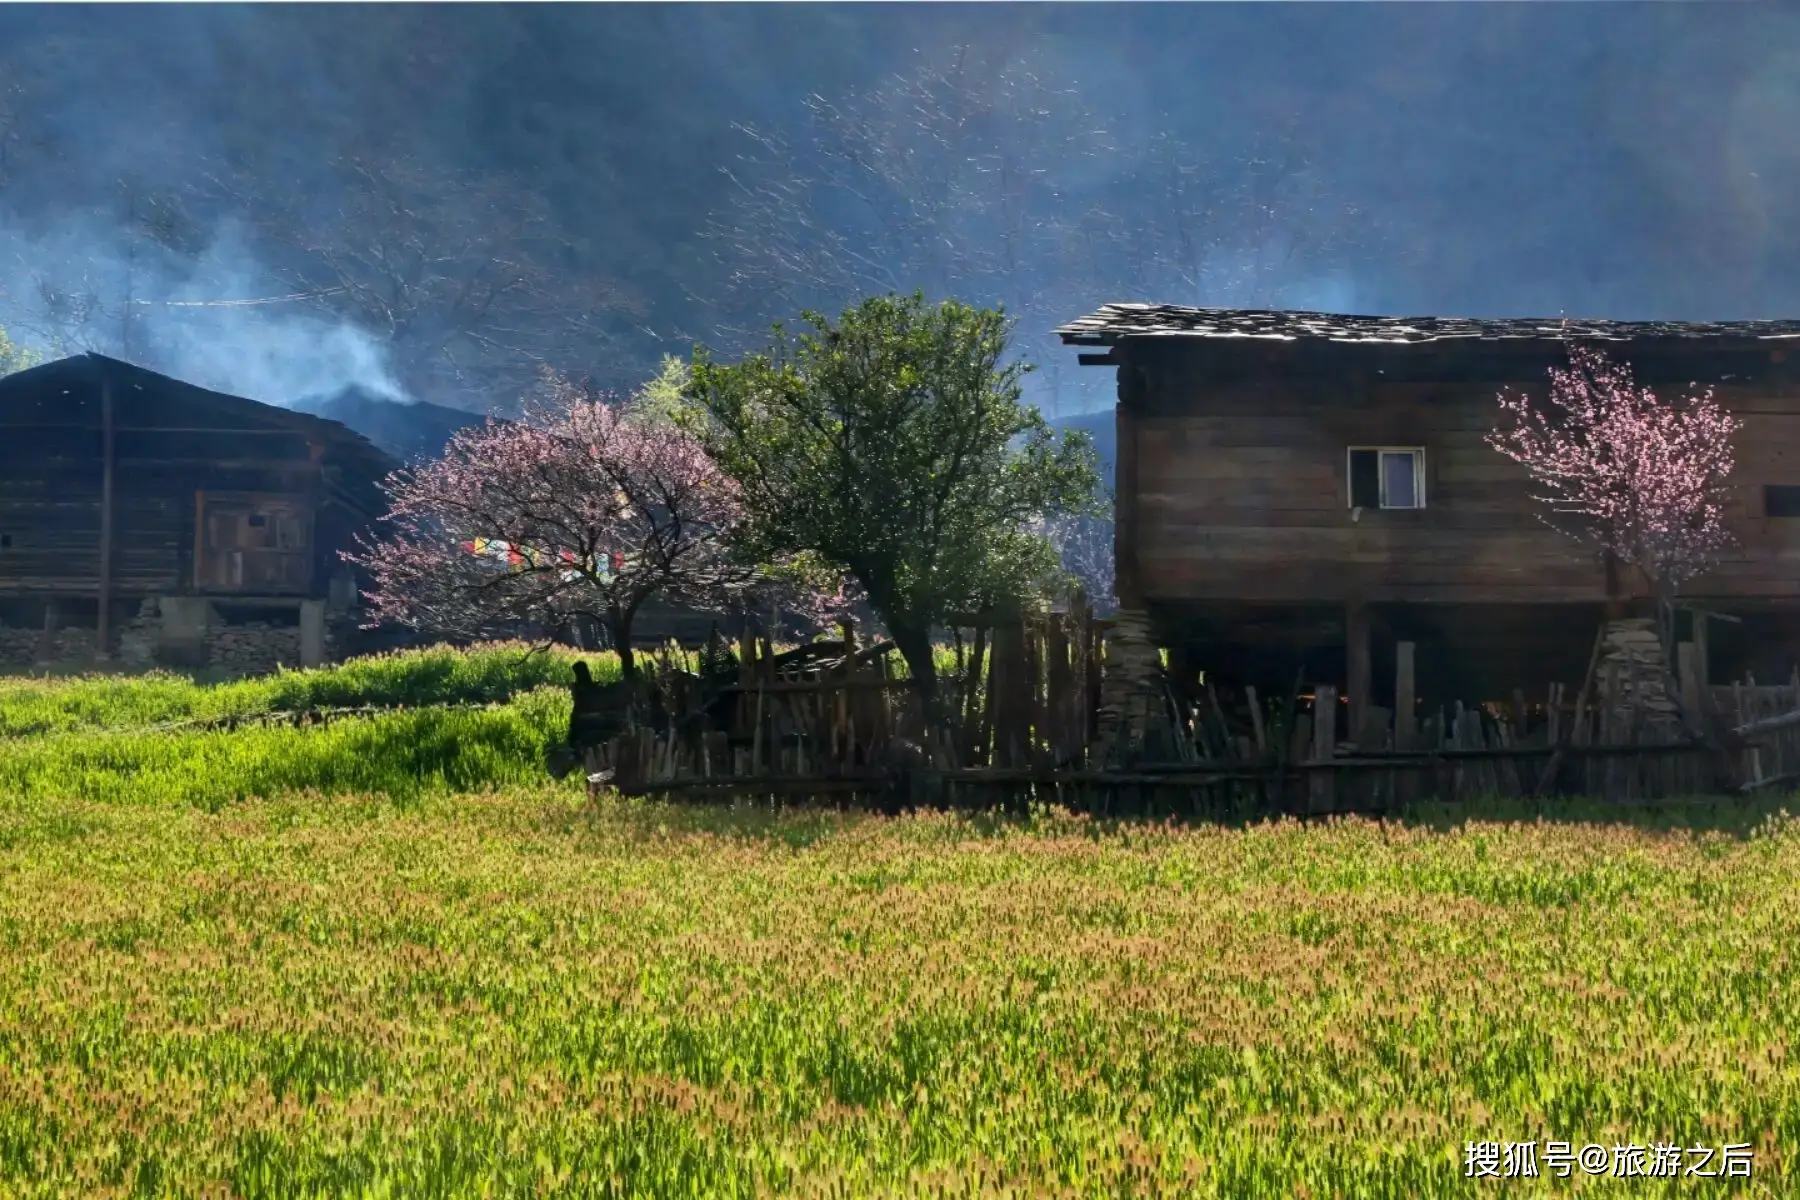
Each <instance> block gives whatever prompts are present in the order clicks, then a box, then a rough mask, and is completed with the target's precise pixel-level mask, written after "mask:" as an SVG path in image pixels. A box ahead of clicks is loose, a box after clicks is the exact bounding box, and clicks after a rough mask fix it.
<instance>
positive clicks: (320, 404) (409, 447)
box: [289, 387, 487, 462]
mask: <svg viewBox="0 0 1800 1200" xmlns="http://www.w3.org/2000/svg"><path fill="white" fill-rule="evenodd" d="M289 407H290V408H292V409H294V410H295V411H296V412H303V413H310V414H311V415H312V416H315V417H324V418H325V419H326V420H328V421H337V422H339V423H340V424H343V425H348V426H349V427H350V428H351V429H354V430H355V431H356V432H358V433H360V434H362V435H363V436H364V437H366V438H368V439H369V440H370V441H371V442H374V443H375V444H376V445H377V446H379V447H381V448H382V449H383V450H386V451H387V452H388V453H389V454H391V455H393V456H394V457H395V458H397V459H399V460H400V461H401V462H412V461H413V460H415V459H418V458H436V457H437V456H438V455H440V454H442V453H443V452H444V444H445V443H446V442H448V441H449V440H450V437H451V435H452V434H454V433H455V432H456V431H457V430H459V429H467V428H469V427H470V426H473V425H480V424H481V423H483V422H484V421H486V420H487V418H486V417H485V416H483V415H481V414H480V413H472V412H467V411H465V410H463V409H460V408H446V407H445V406H444V405H441V404H428V403H426V402H424V401H422V400H421V401H418V402H416V403H413V404H398V403H395V402H394V401H392V400H387V399H384V398H383V397H381V396H377V395H375V394H373V393H372V392H367V391H364V390H363V389H361V388H358V387H348V388H345V389H344V390H343V391H341V392H336V393H333V394H330V395H324V396H307V397H304V398H302V399H300V400H296V401H294V402H293V403H292V404H291V405H289Z"/></svg>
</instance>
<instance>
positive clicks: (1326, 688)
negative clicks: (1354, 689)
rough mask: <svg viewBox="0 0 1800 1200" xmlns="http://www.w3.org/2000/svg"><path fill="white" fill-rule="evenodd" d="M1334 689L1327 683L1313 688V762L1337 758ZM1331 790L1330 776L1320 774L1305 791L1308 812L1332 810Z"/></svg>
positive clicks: (1335, 690)
mask: <svg viewBox="0 0 1800 1200" xmlns="http://www.w3.org/2000/svg"><path fill="white" fill-rule="evenodd" d="M1337 705H1338V698H1337V689H1336V688H1335V687H1333V686H1331V685H1330V684H1328V683H1321V684H1315V685H1314V687H1313V727H1312V735H1313V739H1312V741H1313V744H1312V755H1313V761H1314V762H1330V761H1331V760H1332V759H1333V758H1334V757H1336V755H1337ZM1335 790H1336V789H1334V788H1333V787H1332V782H1331V774H1330V773H1329V772H1326V771H1321V772H1320V773H1318V774H1317V775H1314V776H1313V777H1312V780H1311V782H1310V783H1309V785H1308V787H1307V811H1308V812H1322V811H1324V810H1326V809H1329V808H1330V807H1331V803H1332V797H1333V794H1334V793H1335Z"/></svg>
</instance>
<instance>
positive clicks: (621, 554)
mask: <svg viewBox="0 0 1800 1200" xmlns="http://www.w3.org/2000/svg"><path fill="white" fill-rule="evenodd" d="M388 491H389V496H390V510H389V512H388V514H387V516H386V520H385V532H384V534H383V535H382V536H381V537H380V538H379V539H370V540H364V541H362V542H361V543H360V544H359V547H358V550H357V551H355V552H352V553H349V554H347V555H346V557H347V558H348V559H349V560H350V561H352V562H354V563H356V564H357V565H359V566H361V567H362V568H363V569H364V570H366V571H367V572H368V573H369V575H370V577H371V579H372V581H373V586H372V588H371V590H370V592H369V594H368V600H369V605H370V610H371V612H370V616H371V619H372V620H373V621H375V622H387V621H391V622H395V623H398V624H403V625H407V626H411V627H413V628H422V629H430V630H433V631H435V632H442V633H448V634H458V635H463V636H470V637H479V636H486V635H491V634H493V633H496V632H500V631H502V630H506V629H508V628H509V627H512V626H514V625H516V624H517V623H521V622H524V623H531V624H538V625H549V626H555V625H560V624H563V623H565V622H567V621H568V620H569V619H570V618H573V617H586V618H588V619H591V620H594V621H596V622H598V623H599V624H600V625H602V626H603V627H604V628H605V629H606V630H607V632H608V633H609V634H610V636H611V640H612V643H613V646H614V647H615V648H616V649H617V651H618V654H619V658H620V665H621V668H622V671H623V673H624V674H625V675H626V676H627V677H628V678H629V677H633V676H635V673H636V671H635V663H634V660H633V655H632V650H631V627H632V622H633V619H634V617H635V616H636V614H637V612H638V611H639V609H640V608H641V607H642V606H643V605H644V603H645V602H646V601H648V600H650V599H651V598H652V597H660V598H662V599H664V600H666V601H671V602H674V603H679V604H686V605H691V606H695V607H699V608H708V607H723V606H725V605H728V604H736V603H761V604H765V605H766V604H767V603H768V601H769V599H770V598H771V597H773V598H775V599H777V600H779V601H781V602H783V603H784V604H785V606H786V607H788V608H789V609H790V610H793V609H800V610H801V611H803V612H804V613H806V615H808V616H810V617H811V618H812V619H813V620H815V621H827V620H829V619H831V618H832V617H833V616H834V615H835V612H836V604H837V603H838V602H839V600H840V599H841V595H840V593H839V592H838V591H836V590H834V589H832V588H831V587H829V586H815V585H816V584H819V583H820V582H821V581H820V580H819V578H818V575H817V572H807V571H805V570H801V569H796V568H794V567H792V566H789V565H786V564H783V566H782V568H781V569H776V570H771V569H769V568H766V567H762V566H758V565H755V564H751V563H747V562H745V561H744V560H742V559H741V558H740V557H739V556H738V555H736V554H735V553H734V552H733V546H732V543H731V533H732V530H733V527H734V525H735V524H736V522H737V520H738V519H739V515H740V505H739V501H738V494H737V489H736V487H735V486H734V485H733V484H732V482H731V481H730V480H729V479H727V478H726V477H724V476H723V475H721V474H720V472H719V471H718V470H717V469H716V468H715V467H714V466H713V464H712V461H711V460H710V459H709V458H708V457H707V456H706V454H705V453H704V452H703V450H702V449H701V447H700V445H699V444H698V442H696V441H695V439H694V438H693V437H691V436H689V435H688V434H686V433H684V432H683V431H682V430H680V429H679V428H676V427H674V425H673V424H671V423H670V422H667V421H664V420H660V419H656V418H655V417H654V416H653V415H649V414H645V413H643V412H640V411H638V410H637V409H636V408H635V407H634V406H633V405H629V404H620V403H614V402H612V401H611V400H609V399H608V398H606V397H604V396H599V395H596V394H594V393H592V392H590V391H588V390H587V389H586V388H585V387H584V386H582V385H578V384H573V383H570V382H568V381H561V380H553V381H552V382H551V385H550V388H549V394H548V399H547V401H544V400H541V401H539V402H537V403H534V404H532V405H528V407H527V415H526V420H525V421H523V422H521V423H513V422H505V421H497V420H491V419H490V420H489V421H488V422H487V424H485V425H483V426H478V427H474V428H470V429H465V430H462V431H461V432H459V433H457V434H456V435H455V436H454V437H453V438H452V439H451V440H450V443H449V444H448V446H446V448H445V450H444V454H443V456H442V457H441V458H439V459H437V460H435V461H432V462H427V463H424V464H421V465H419V466H416V467H414V468H412V469H409V470H404V471H400V472H396V473H395V475H394V476H393V477H391V478H390V479H389V481H388ZM826 582H827V583H828V582H829V581H826ZM842 602H843V603H846V604H847V603H848V601H847V599H846V600H842Z"/></svg>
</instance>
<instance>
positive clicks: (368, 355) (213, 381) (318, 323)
mask: <svg viewBox="0 0 1800 1200" xmlns="http://www.w3.org/2000/svg"><path fill="white" fill-rule="evenodd" d="M110 215H111V214H108V213H106V212H104V211H98V212H95V211H90V212H86V213H76V214H72V215H68V216H64V217H62V218H59V219H57V220H56V221H55V222H54V223H53V224H51V225H50V226H49V227H47V228H40V229H32V228H29V227H26V226H15V227H13V228H0V262H3V263H4V264H5V267H4V271H3V273H0V286H3V287H4V291H0V325H4V326H5V328H6V329H7V330H8V331H9V333H10V334H11V335H12V336H13V338H14V340H15V341H17V342H19V343H20V344H22V345H25V346H28V347H30V348H32V349H34V350H36V351H37V352H39V353H40V354H42V355H44V356H45V357H61V356H64V355H68V354H78V353H82V352H86V351H92V352H95V353H100V354H107V355H112V356H114V357H118V358H123V359H127V360H129V361H132V362H135V363H137V364H139V365H141V366H145V367H149V368H151V369H152V370H156V371H160V372H162V373H164V374H167V375H171V376H174V377H176V378H178V379H182V380H185V381H187V382H189V383H194V384H198V385H199V386H201V387H206V388H210V389H212V390H214V391H220V392H228V393H230V394H232V395H237V396H244V397H248V398H250V399H253V400H260V401H262V402H264V403H267V404H277V405H283V406H286V405H289V404H292V403H293V402H294V401H296V400H300V399H302V398H305V397H308V396H317V395H325V394H333V393H336V392H339V391H342V390H344V389H346V388H352V387H354V388H359V389H361V390H362V391H364V392H367V393H369V394H372V395H376V396H380V397H382V398H384V399H387V400H391V401H394V402H397V403H411V402H412V400H413V399H414V397H412V396H410V395H408V394H407V391H406V389H405V388H404V387H403V386H402V385H401V384H400V383H399V381H398V379H397V377H396V375H395V372H394V370H393V368H392V363H391V359H390V356H389V354H388V352H387V348H386V346H384V345H383V343H382V342H381V341H379V340H378V339H377V338H375V337H373V336H372V335H370V334H369V333H368V332H367V331H366V330H363V329H359V328H357V327H356V326H354V325H352V324H349V323H347V322H345V321H343V320H342V319H339V318H335V317H331V316H328V315H326V314H325V313H324V312H322V311H321V310H320V306H319V301H320V300H321V299H322V297H320V296H318V295H316V294H315V295H307V294H304V293H298V294H297V293H295V291H294V287H293V285H292V284H291V283H288V282H286V281H284V280H282V279H281V278H280V277H279V275H278V274H277V273H276V272H275V271H273V270H271V269H269V268H268V267H267V266H265V265H264V264H263V263H262V262H261V261H260V260H259V258H258V256H257V254H256V253H255V250H254V249H253V247H252V246H251V245H250V241H249V238H248V237H247V236H246V234H245V232H244V230H243V228H242V226H241V225H239V224H238V223H236V222H232V221H226V222H224V223H221V224H220V225H218V226H217V227H215V228H214V229H213V230H211V231H210V234H209V235H207V236H205V237H204V238H198V237H193V236H184V235H183V233H182V231H180V230H179V229H173V228H169V227H157V228H153V229H152V230H151V231H150V232H146V231H143V230H139V229H136V228H131V227H127V226H126V225H124V224H122V223H120V222H118V221H117V220H112V219H109V217H110ZM149 224H151V225H152V226H154V222H149Z"/></svg>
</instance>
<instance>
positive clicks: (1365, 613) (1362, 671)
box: [1344, 600, 1374, 746]
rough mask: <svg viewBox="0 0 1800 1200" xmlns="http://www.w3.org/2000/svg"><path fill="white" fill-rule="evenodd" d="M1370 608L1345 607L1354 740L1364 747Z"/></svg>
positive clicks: (1358, 604)
mask: <svg viewBox="0 0 1800 1200" xmlns="http://www.w3.org/2000/svg"><path fill="white" fill-rule="evenodd" d="M1369 642H1370V631H1369V606H1368V605H1367V604H1364V603H1362V602H1360V601H1355V600H1353V601H1351V602H1350V603H1349V604H1347V605H1345V606H1344V658H1345V665H1346V667H1347V668H1348V669H1347V674H1348V675H1349V680H1348V683H1349V693H1350V740H1351V741H1352V742H1355V743H1356V744H1357V745H1358V746H1361V745H1362V744H1363V738H1364V733H1365V730H1364V727H1365V726H1366V725H1367V724H1368V722H1369V689H1370V677H1371V676H1372V675H1373V674H1374V672H1373V670H1372V669H1371V667H1370V663H1369Z"/></svg>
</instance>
